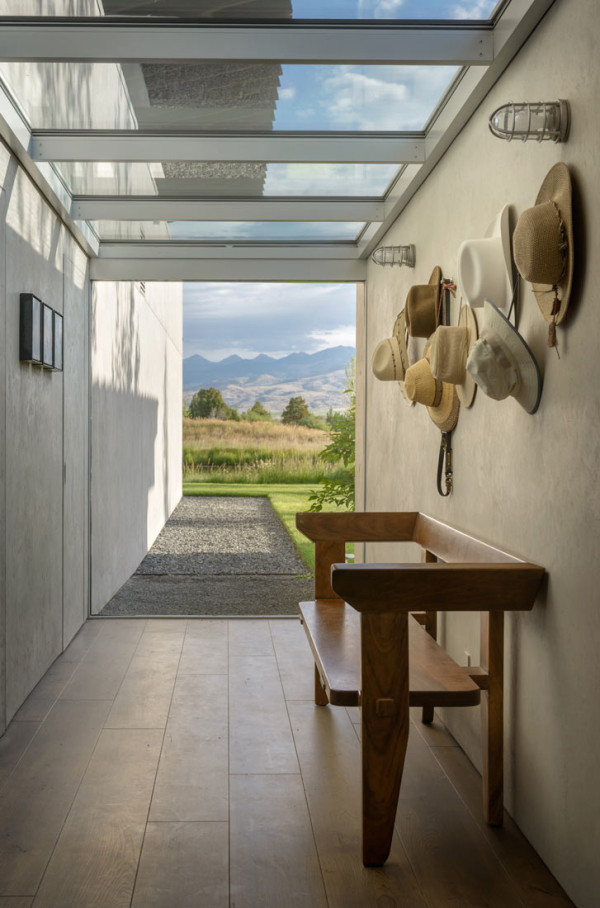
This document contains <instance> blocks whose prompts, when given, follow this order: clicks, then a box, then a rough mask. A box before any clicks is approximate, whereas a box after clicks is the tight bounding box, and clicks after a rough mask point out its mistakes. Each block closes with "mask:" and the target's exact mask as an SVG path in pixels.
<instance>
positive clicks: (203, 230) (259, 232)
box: [92, 221, 365, 243]
mask: <svg viewBox="0 0 600 908" xmlns="http://www.w3.org/2000/svg"><path fill="white" fill-rule="evenodd" d="M92 226H93V227H94V229H95V231H96V233H97V234H98V236H99V237H100V239H101V240H109V241H110V240H163V241H168V240H179V241H182V242H185V241H190V242H193V241H198V240H205V241H208V242H223V243H238V242H244V240H246V241H269V242H278V241H281V242H285V241H292V242H308V243H310V242H313V241H314V242H319V241H321V240H325V241H329V242H335V241H337V240H340V241H343V240H346V241H350V240H355V239H356V238H357V237H358V235H359V234H360V232H361V231H362V230H363V229H364V226H365V225H364V224H361V223H341V222H337V221H336V222H333V221H327V222H315V223H310V222H291V221H283V222H272V223H268V222H266V221H240V222H237V221H93V222H92Z"/></svg>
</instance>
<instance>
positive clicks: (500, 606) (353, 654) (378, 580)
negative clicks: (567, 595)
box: [296, 512, 545, 866]
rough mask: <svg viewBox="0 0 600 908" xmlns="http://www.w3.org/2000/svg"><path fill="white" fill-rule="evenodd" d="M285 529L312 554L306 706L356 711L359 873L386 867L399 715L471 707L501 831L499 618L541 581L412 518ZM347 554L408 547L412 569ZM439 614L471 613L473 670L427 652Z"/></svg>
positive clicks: (402, 725)
mask: <svg viewBox="0 0 600 908" xmlns="http://www.w3.org/2000/svg"><path fill="white" fill-rule="evenodd" d="M296 524H297V526H298V529H300V530H301V531H302V532H303V533H304V534H305V535H306V536H308V538H309V539H311V540H312V541H313V542H314V543H315V600H314V602H302V603H300V614H301V619H302V622H303V624H304V628H305V630H306V634H307V636H308V640H309V643H310V646H311V649H312V652H313V655H314V659H315V702H316V703H317V705H319V706H326V705H327V704H328V703H331V704H334V705H340V706H360V707H361V723H362V799H363V802H362V803H363V863H364V865H365V866H380V865H382V864H384V863H385V861H386V859H387V857H388V855H389V851H390V847H391V841H392V835H393V831H394V821H395V816H396V810H397V806H398V796H399V792H400V783H401V780H402V770H403V767H404V757H405V753H406V746H407V742H408V729H409V706H420V707H422V708H423V721H424V722H431V721H433V710H434V708H435V707H436V706H439V707H441V706H476V705H478V704H480V705H481V720H482V749H483V760H482V765H483V811H484V817H485V819H486V821H487V822H488V823H489V824H490V825H493V826H499V825H501V824H502V819H503V801H502V798H503V791H502V786H503V705H502V699H503V663H504V612H505V611H507V610H519V609H531V608H532V607H533V604H534V602H535V599H536V595H537V593H538V590H539V588H540V585H541V583H542V580H543V577H544V573H545V572H544V569H543V568H541V567H539V566H537V565H535V564H529V563H527V562H524V561H522V560H521V559H519V558H516V557H515V556H514V555H509V554H508V553H507V552H503V551H501V550H500V549H497V548H494V547H493V546H491V545H488V544H487V543H485V542H482V541H480V540H479V539H475V538H474V537H472V536H468V535H467V534H465V533H462V532H460V531H459V530H456V529H454V528H453V527H451V526H449V525H447V524H445V523H442V522H440V521H439V520H435V519H433V518H432V517H428V516H427V515H426V514H421V513H419V512H403V513H357V514H327V513H307V514H297V515H296ZM346 542H413V543H416V544H417V545H419V546H420V547H421V550H422V559H423V560H422V562H421V563H416V564H356V565H350V564H345V563H344V562H345V544H346ZM438 611H468V612H479V613H480V626H481V650H480V663H481V664H480V665H479V666H477V667H468V668H467V667H464V666H460V665H457V663H456V662H454V660H453V659H451V658H450V656H448V654H447V653H446V652H445V651H444V650H443V649H442V648H441V647H440V646H439V644H438V643H437V642H436V639H435V638H436V635H437V612H438ZM409 613H416V614H413V616H412V617H411V618H410V619H409ZM413 619H416V620H413Z"/></svg>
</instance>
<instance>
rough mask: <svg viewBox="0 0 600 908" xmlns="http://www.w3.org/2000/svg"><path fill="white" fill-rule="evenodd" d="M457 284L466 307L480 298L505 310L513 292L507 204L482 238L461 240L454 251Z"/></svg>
mask: <svg viewBox="0 0 600 908" xmlns="http://www.w3.org/2000/svg"><path fill="white" fill-rule="evenodd" d="M458 287H459V290H460V293H461V294H462V297H463V299H465V300H466V301H467V302H468V304H469V306H475V307H476V308H480V307H481V306H483V301H484V299H489V300H491V301H492V302H493V303H494V305H495V306H497V307H498V308H499V309H506V308H507V306H508V305H509V303H510V301H511V299H512V295H513V278H512V264H511V257H510V232H509V225H508V205H505V206H504V208H503V209H502V211H501V212H500V213H499V214H498V216H497V217H496V218H495V219H494V220H493V221H492V223H491V224H490V226H489V227H488V229H487V230H486V232H485V236H484V237H483V238H482V239H477V240H465V241H464V243H461V245H460V248H459V250H458Z"/></svg>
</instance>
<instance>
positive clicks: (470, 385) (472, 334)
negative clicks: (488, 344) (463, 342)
mask: <svg viewBox="0 0 600 908" xmlns="http://www.w3.org/2000/svg"><path fill="white" fill-rule="evenodd" d="M458 326H459V328H463V327H464V328H466V329H467V331H468V334H469V340H468V343H467V359H468V357H469V353H470V352H471V348H472V346H473V344H474V343H475V342H476V340H477V338H478V337H479V331H478V330H477V319H476V318H475V313H474V311H473V309H472V308H471V306H466V305H464V304H463V305H462V306H461V309H460V315H459V317H458ZM476 391H477V385H476V383H475V379H474V378H473V376H472V375H471V373H470V372H467V370H466V369H465V377H464V380H463V381H462V382H461V384H460V385H457V386H456V393H457V394H458V399H459V401H460V402H461V404H462V405H463V407H470V406H471V405H472V403H473V400H474V398H475V392H476Z"/></svg>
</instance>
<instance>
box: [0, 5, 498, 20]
mask: <svg viewBox="0 0 600 908" xmlns="http://www.w3.org/2000/svg"><path fill="white" fill-rule="evenodd" d="M496 5H497V3H496V0H102V2H101V0H0V15H3V16H94V17H96V16H102V15H107V16H143V17H148V16H152V17H157V16H159V17H162V18H165V17H168V18H206V19H388V20H389V19H421V20H423V19H487V18H488V17H490V16H491V14H492V11H493V10H494V8H495V6H496Z"/></svg>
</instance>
